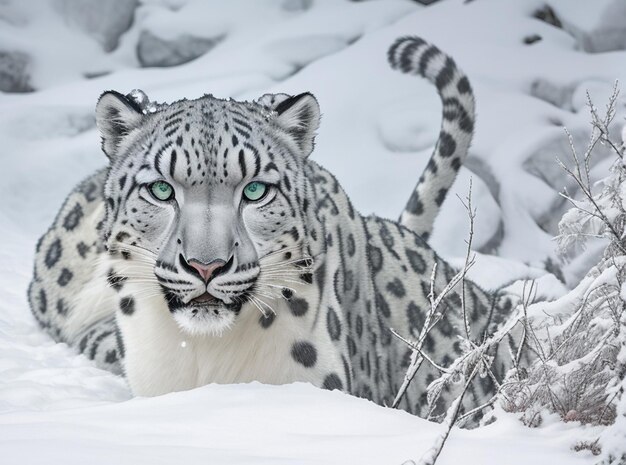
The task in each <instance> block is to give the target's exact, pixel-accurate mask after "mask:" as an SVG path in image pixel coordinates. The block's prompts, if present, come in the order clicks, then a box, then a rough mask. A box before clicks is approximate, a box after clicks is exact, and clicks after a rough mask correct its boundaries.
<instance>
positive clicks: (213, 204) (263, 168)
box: [97, 92, 319, 333]
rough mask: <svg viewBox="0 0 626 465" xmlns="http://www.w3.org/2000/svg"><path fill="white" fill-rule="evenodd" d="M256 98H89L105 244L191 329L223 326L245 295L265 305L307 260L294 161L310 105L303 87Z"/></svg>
mask: <svg viewBox="0 0 626 465" xmlns="http://www.w3.org/2000/svg"><path fill="white" fill-rule="evenodd" d="M262 99H263V100H262V101H261V102H260V103H239V102H234V101H230V100H229V101H224V100H218V99H215V98H213V97H210V96H206V97H203V98H201V99H198V100H195V101H180V102H176V103H173V104H171V105H167V106H165V105H163V106H159V107H158V108H157V110H156V111H154V112H145V113H144V112H142V108H141V107H140V106H139V105H138V104H137V102H135V101H133V100H132V99H129V98H127V97H124V96H122V95H120V94H117V93H113V92H107V93H105V94H104V95H103V96H102V97H101V98H100V101H99V102H98V108H97V119H98V126H99V128H100V130H101V133H102V140H103V150H104V151H105V153H106V154H107V155H108V157H109V158H110V160H111V167H110V172H109V175H108V178H107V182H106V186H105V199H106V215H105V220H104V222H103V224H102V228H103V236H104V238H105V243H106V246H107V250H108V252H109V254H110V255H111V256H112V257H114V259H116V260H118V263H120V266H119V267H118V268H119V270H116V271H117V273H118V274H121V275H122V276H125V277H127V278H128V279H135V280H137V282H138V283H145V287H146V289H148V288H152V289H158V290H159V292H160V293H162V295H163V296H164V298H165V300H166V301H167V305H168V307H169V309H170V312H171V313H172V315H173V318H174V319H175V320H176V322H177V323H178V324H179V326H180V327H181V328H183V329H184V330H186V331H188V332H190V333H219V332H221V331H222V330H224V329H225V328H228V327H229V326H230V325H231V324H233V323H234V322H235V321H236V317H237V315H238V313H239V312H240V310H241V307H242V304H243V303H245V302H249V303H250V304H251V305H253V306H256V307H258V308H259V309H260V310H262V311H268V310H269V307H268V306H267V300H268V299H271V298H273V297H278V296H279V295H280V290H282V288H281V284H283V285H286V286H288V284H287V283H288V282H289V280H292V279H294V278H297V277H298V276H299V275H300V274H301V273H302V272H303V269H302V268H303V267H306V260H303V257H304V251H303V238H304V232H305V231H304V226H303V225H304V220H303V211H302V209H303V208H306V206H303V199H304V198H305V197H306V195H305V193H304V192H303V186H304V183H303V174H302V167H303V162H304V159H305V158H306V156H308V154H309V153H310V151H311V149H312V144H313V133H314V131H315V129H316V128H317V124H318V119H319V109H318V107H317V102H316V101H315V99H314V98H313V97H312V96H311V95H309V94H303V95H300V96H296V97H290V98H288V97H287V96H279V97H278V98H277V97H276V96H274V97H271V96H270V97H268V96H264V97H263V98H262ZM277 101H279V103H277ZM272 105H273V106H272ZM138 297H139V298H141V296H138Z"/></svg>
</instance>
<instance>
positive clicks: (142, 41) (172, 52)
mask: <svg viewBox="0 0 626 465" xmlns="http://www.w3.org/2000/svg"><path fill="white" fill-rule="evenodd" d="M223 38H224V36H217V37H212V38H204V37H195V36H192V35H188V34H183V35H180V36H178V37H176V38H174V39H162V38H161V37H159V36H157V35H155V34H153V33H152V32H150V31H142V32H141V35H140V36H139V42H138V43H137V58H138V59H139V63H141V66H144V67H151V66H158V67H162V66H176V65H180V64H183V63H187V62H188V61H191V60H195V59H196V58H198V57H199V56H202V55H204V54H205V53H207V52H208V51H209V50H211V49H212V48H213V47H215V46H216V45H217V44H218V43H220V42H221V41H222V39H223Z"/></svg>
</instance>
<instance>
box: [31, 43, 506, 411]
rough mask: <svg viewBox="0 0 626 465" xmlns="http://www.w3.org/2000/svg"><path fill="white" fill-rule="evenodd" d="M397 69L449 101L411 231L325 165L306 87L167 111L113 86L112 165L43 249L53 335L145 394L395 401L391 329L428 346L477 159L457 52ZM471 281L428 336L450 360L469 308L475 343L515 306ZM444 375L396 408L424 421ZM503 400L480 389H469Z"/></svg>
mask: <svg viewBox="0 0 626 465" xmlns="http://www.w3.org/2000/svg"><path fill="white" fill-rule="evenodd" d="M388 61H389V63H390V65H391V67H392V68H394V69H397V70H399V71H401V72H403V73H406V74H410V75H419V76H422V77H425V78H426V79H427V80H429V81H430V82H432V83H433V84H434V85H435V87H436V88H437V90H438V92H439V94H440V96H441V99H442V103H443V118H442V125H441V131H440V133H439V138H438V142H437V144H436V147H435V149H434V152H433V154H432V156H431V158H430V161H429V162H428V165H427V167H426V169H425V172H424V173H423V174H422V175H421V177H420V179H419V181H418V183H417V186H416V187H415V189H414V190H413V192H412V194H411V196H410V199H409V201H408V203H407V205H406V207H405V209H404V211H403V213H402V215H401V217H400V220H399V221H393V220H388V219H384V218H380V217H378V216H376V215H369V216H364V215H361V214H360V213H359V212H358V211H357V210H356V209H355V208H354V206H353V204H352V203H351V201H350V199H349V197H348V195H347V193H346V192H345V191H344V189H343V188H342V187H341V185H340V184H339V182H338V181H337V179H336V178H335V177H334V176H333V175H332V174H331V173H330V172H329V171H327V170H326V169H324V168H323V167H322V166H320V165H319V164H318V163H316V162H315V161H313V160H312V159H311V157H310V155H311V153H312V152H313V150H314V142H315V135H316V132H317V130H318V128H319V124H320V107H319V104H318V101H317V99H316V98H315V97H314V96H313V95H312V94H311V93H308V92H304V93H301V94H298V95H287V94H266V95H263V96H262V97H260V98H259V99H257V100H255V101H236V100H233V99H220V98H217V97H214V96H212V95H204V96H203V97H201V98H198V99H195V100H186V99H183V100H180V101H176V102H173V103H169V104H153V103H150V102H149V99H148V98H147V96H145V94H143V93H142V92H135V93H133V94H129V95H123V94H121V93H118V92H116V91H107V92H104V93H103V94H102V95H101V97H100V99H99V101H98V103H97V106H96V120H97V126H98V128H99V131H100V134H101V139H102V151H103V152H104V154H105V155H106V157H107V158H108V166H107V167H106V168H104V169H102V170H100V171H97V172H96V173H94V174H93V175H91V176H90V177H88V178H87V179H86V180H84V181H83V182H81V183H80V184H79V185H78V186H77V187H76V188H75V189H74V190H73V191H72V192H71V194H70V195H69V197H68V198H67V199H66V201H65V203H64V204H63V206H62V207H61V210H60V211H59V213H58V214H57V216H56V218H55V220H54V222H53V224H52V226H51V227H50V229H49V230H48V231H47V232H46V233H45V234H44V235H43V237H42V238H41V239H40V240H39V242H38V244H37V247H36V258H35V266H34V275H33V279H32V282H31V285H30V288H29V302H30V306H31V309H32V313H33V315H34V316H35V318H36V319H37V321H38V322H39V324H40V325H41V327H43V328H44V329H45V330H46V331H47V332H49V333H50V334H51V335H52V336H53V338H54V339H55V340H57V341H62V342H65V343H67V344H69V345H71V346H73V347H75V348H76V349H77V350H78V351H79V352H80V353H83V354H85V355H86V356H87V357H88V358H89V359H93V360H94V361H95V363H96V364H97V365H98V366H100V367H103V368H105V369H108V370H110V371H112V372H114V373H118V374H122V375H123V376H125V378H126V380H127V381H128V384H129V386H130V389H131V390H132V392H133V393H134V394H136V395H140V396H155V395H161V394H165V393H168V392H172V391H180V390H187V389H192V388H196V387H199V386H202V385H206V384H209V383H242V382H251V381H259V382H262V383H268V384H284V383H291V382H297V381H301V382H309V383H312V384H313V385H315V386H318V387H320V388H326V389H331V390H332V389H339V390H343V391H345V392H347V393H350V394H353V395H355V396H359V397H362V398H365V399H369V400H371V401H374V402H376V403H378V404H380V405H387V406H389V405H391V404H392V402H393V400H394V396H395V395H396V393H397V392H398V389H399V388H400V385H401V384H402V382H403V379H404V375H405V371H406V369H407V366H408V365H409V363H410V360H411V356H412V350H411V348H410V347H408V346H407V345H406V344H405V343H403V342H402V341H400V340H399V339H398V338H395V337H394V336H393V334H392V331H391V328H393V329H395V331H397V332H398V333H399V334H401V335H403V336H404V337H406V338H407V339H415V338H417V337H418V335H419V333H420V331H421V330H422V327H423V326H424V324H425V318H426V315H427V313H428V311H429V309H430V305H431V301H430V299H429V296H430V295H431V291H434V294H435V295H438V294H439V293H441V292H442V290H443V289H444V287H445V286H446V285H447V283H448V282H449V281H450V279H451V278H452V276H453V275H454V274H455V273H456V270H455V269H454V268H453V267H451V266H450V265H449V264H448V263H446V262H445V261H444V260H443V259H441V258H440V257H439V256H438V255H437V253H436V252H435V251H434V250H433V249H432V248H431V247H430V246H429V244H428V242H427V238H428V236H429V234H430V233H431V230H432V226H433V221H434V218H435V217H436V214H437V212H438V211H439V208H440V206H441V204H442V202H443V200H444V199H445V197H446V194H447V192H448V190H449V189H450V187H451V185H452V183H453V182H454V179H455V178H456V175H457V172H458V171H459V169H460V167H461V165H462V163H463V160H464V158H465V157H466V155H467V150H468V146H469V144H470V141H471V138H472V133H473V128H474V97H473V93H472V89H471V86H470V83H469V81H468V78H467V77H466V75H464V74H463V73H462V72H461V71H460V70H459V69H458V68H457V66H456V65H455V62H454V61H453V60H452V58H450V57H449V56H447V55H446V54H445V53H443V52H442V51H440V50H439V49H438V48H437V47H436V46H434V45H432V44H430V43H428V42H426V41H425V40H423V39H421V38H418V37H403V38H400V39H398V40H396V41H395V42H394V43H393V45H392V46H391V47H390V49H389V51H388ZM354 166H355V170H354V172H355V176H356V175H357V174H358V169H357V166H358V160H357V158H356V157H355V159H354ZM459 240H463V238H459ZM433 269H434V270H435V273H434V279H432V276H433ZM464 289H465V290H464V292H465V295H464V296H462V289H461V286H460V285H457V286H455V287H454V288H452V290H451V292H449V293H448V294H446V297H445V298H444V299H443V301H442V303H441V307H440V310H439V311H440V312H441V314H442V315H443V318H442V319H441V321H440V322H439V323H438V324H437V325H436V326H435V327H434V328H433V329H432V330H431V331H430V333H429V334H428V336H427V337H426V339H425V341H424V346H423V350H424V351H425V353H427V354H428V355H429V359H431V360H433V361H435V362H436V363H438V364H440V365H443V366H446V365H447V364H449V363H450V362H451V361H452V360H454V359H455V358H456V357H457V356H458V355H459V354H460V353H461V351H462V347H461V342H460V339H459V338H458V337H457V336H458V335H461V334H462V328H463V317H462V312H461V303H462V300H463V301H464V302H465V309H466V312H467V313H466V314H467V315H468V317H467V318H468V319H469V322H470V323H471V325H472V332H473V335H474V337H475V338H476V340H478V341H480V339H481V338H483V337H485V336H486V335H487V334H489V333H490V332H492V331H493V330H494V328H496V327H497V325H498V324H499V323H500V322H501V321H502V320H503V319H504V318H505V317H506V316H507V315H508V314H509V313H510V312H511V309H512V300H511V299H510V298H509V297H507V296H505V295H502V294H501V293H499V292H487V291H485V290H483V289H482V288H480V287H479V286H478V285H476V284H474V283H473V282H471V281H469V280H467V281H466V283H465V287H464ZM494 369H495V370H499V371H500V372H503V371H504V370H505V369H506V366H505V362H500V361H499V360H498V361H496V364H495V368H494ZM437 375H438V372H437V370H436V369H435V368H434V365H428V366H426V365H425V366H424V367H423V368H422V369H421V370H420V372H419V374H418V376H417V377H416V378H415V379H414V380H413V382H412V383H411V385H410V387H409V389H408V391H407V392H406V394H405V395H404V397H403V398H402V401H401V403H400V404H399V407H400V408H402V409H404V410H406V411H408V412H411V413H414V414H417V415H420V414H422V415H425V414H426V411H425V409H426V406H427V393H426V388H427V386H428V385H429V383H431V382H432V381H433V380H434V379H435V378H436V377H437ZM493 390H494V385H493V381H492V379H491V378H490V377H485V378H479V379H477V380H476V381H475V382H474V383H473V384H472V386H471V387H470V397H472V396H473V397H472V398H473V399H474V400H475V401H476V402H478V400H480V399H481V398H484V397H485V396H486V395H488V393H490V392H493ZM442 399H444V401H445V396H443V397H442Z"/></svg>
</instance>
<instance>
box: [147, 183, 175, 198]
mask: <svg viewBox="0 0 626 465" xmlns="http://www.w3.org/2000/svg"><path fill="white" fill-rule="evenodd" d="M150 192H152V195H153V196H154V198H155V199H157V200H161V201H163V202H164V201H166V200H170V199H171V198H173V197H174V188H173V187H172V186H171V185H169V184H168V183H166V182H165V181H157V182H153V183H152V184H150Z"/></svg>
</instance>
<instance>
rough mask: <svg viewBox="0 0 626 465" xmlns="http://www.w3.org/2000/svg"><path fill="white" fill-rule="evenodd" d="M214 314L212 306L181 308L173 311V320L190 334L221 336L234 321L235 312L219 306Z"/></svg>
mask: <svg viewBox="0 0 626 465" xmlns="http://www.w3.org/2000/svg"><path fill="white" fill-rule="evenodd" d="M218 310H219V314H217V315H216V314H215V312H214V311H213V308H212V307H209V308H208V309H198V310H197V312H196V313H195V314H194V313H193V312H194V311H195V309H191V308H181V309H178V310H176V312H174V314H173V316H174V321H176V324H177V325H178V326H179V327H180V329H182V330H183V331H184V332H186V333H187V334H189V335H191V336H217V337H219V336H221V335H222V334H223V333H224V331H228V330H229V329H230V327H231V326H232V325H233V323H234V322H235V314H234V313H233V312H231V311H229V310H226V309H225V308H219V309H218Z"/></svg>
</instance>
